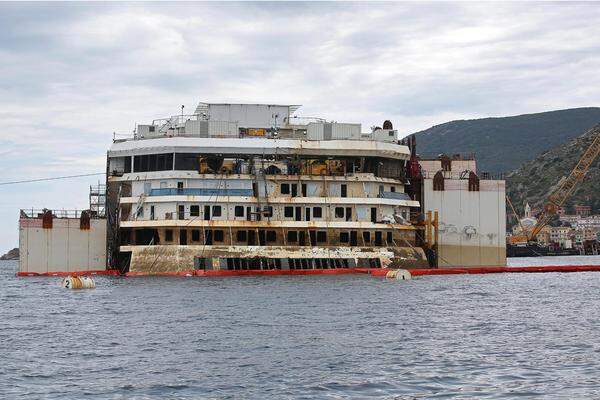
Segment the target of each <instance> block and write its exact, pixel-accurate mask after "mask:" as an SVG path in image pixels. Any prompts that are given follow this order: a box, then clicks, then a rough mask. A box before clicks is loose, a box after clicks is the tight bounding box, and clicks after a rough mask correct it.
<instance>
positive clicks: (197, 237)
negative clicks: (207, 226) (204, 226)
mask: <svg viewBox="0 0 600 400" xmlns="http://www.w3.org/2000/svg"><path fill="white" fill-rule="evenodd" d="M199 241H200V230H198V229H192V242H199Z"/></svg>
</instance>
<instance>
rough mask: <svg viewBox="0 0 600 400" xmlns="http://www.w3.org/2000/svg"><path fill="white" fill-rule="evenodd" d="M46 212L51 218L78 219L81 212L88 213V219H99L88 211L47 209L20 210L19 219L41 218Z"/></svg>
mask: <svg viewBox="0 0 600 400" xmlns="http://www.w3.org/2000/svg"><path fill="white" fill-rule="evenodd" d="M48 211H50V212H51V213H52V217H53V218H80V217H81V213H82V212H87V213H90V218H100V216H99V215H98V214H97V213H94V212H91V211H90V210H50V209H47V208H41V209H37V208H27V209H26V208H22V209H21V210H20V218H42V217H43V216H44V214H45V213H46V212H48Z"/></svg>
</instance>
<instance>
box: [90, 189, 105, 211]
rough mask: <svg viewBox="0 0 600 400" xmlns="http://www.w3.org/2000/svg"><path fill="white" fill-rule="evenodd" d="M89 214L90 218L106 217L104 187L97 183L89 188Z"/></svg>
mask: <svg viewBox="0 0 600 400" xmlns="http://www.w3.org/2000/svg"><path fill="white" fill-rule="evenodd" d="M90 212H91V214H92V217H97V218H104V217H105V216H106V185H104V184H100V183H99V184H97V185H92V186H90Z"/></svg>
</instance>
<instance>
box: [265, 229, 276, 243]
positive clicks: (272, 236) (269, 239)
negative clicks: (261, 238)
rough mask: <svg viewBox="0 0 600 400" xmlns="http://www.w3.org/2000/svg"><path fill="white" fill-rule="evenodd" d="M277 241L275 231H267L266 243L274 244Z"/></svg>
mask: <svg viewBox="0 0 600 400" xmlns="http://www.w3.org/2000/svg"><path fill="white" fill-rule="evenodd" d="M276 240H277V234H276V233H275V231H267V242H274V241H276Z"/></svg>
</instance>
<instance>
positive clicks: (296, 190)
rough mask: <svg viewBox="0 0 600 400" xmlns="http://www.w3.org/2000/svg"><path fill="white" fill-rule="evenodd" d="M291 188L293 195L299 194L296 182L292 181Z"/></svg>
mask: <svg viewBox="0 0 600 400" xmlns="http://www.w3.org/2000/svg"><path fill="white" fill-rule="evenodd" d="M290 188H291V189H292V197H296V196H298V185H297V184H295V183H292V184H291V185H290Z"/></svg>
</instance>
